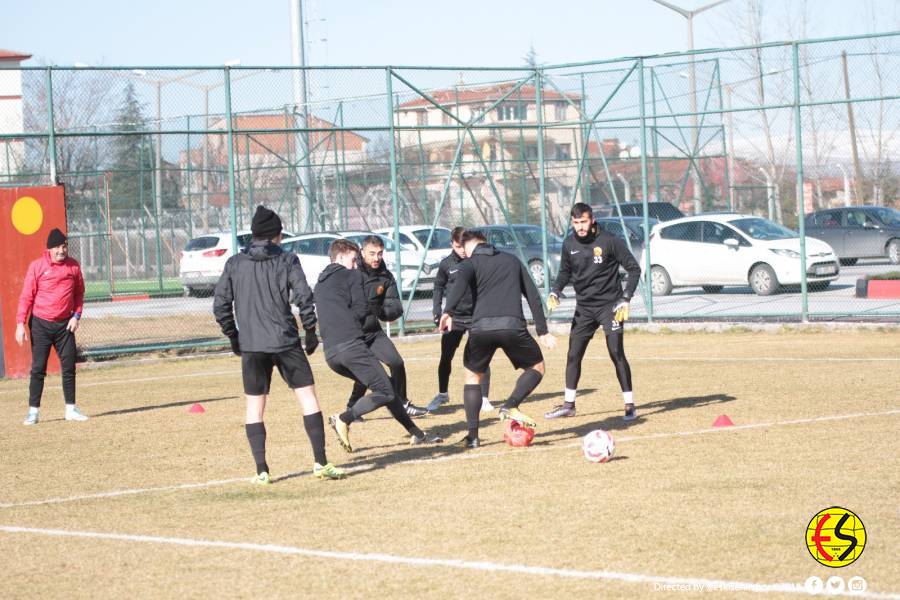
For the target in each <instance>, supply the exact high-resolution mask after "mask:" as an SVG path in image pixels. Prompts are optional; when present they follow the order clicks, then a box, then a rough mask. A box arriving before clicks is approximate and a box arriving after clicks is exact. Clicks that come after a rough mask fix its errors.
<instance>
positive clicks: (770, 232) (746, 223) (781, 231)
mask: <svg viewBox="0 0 900 600" xmlns="http://www.w3.org/2000/svg"><path fill="white" fill-rule="evenodd" d="M729 223H730V224H731V225H734V226H735V227H737V228H738V229H740V230H741V231H743V232H744V233H746V234H747V235H748V236H750V237H751V238H753V239H754V240H763V241H766V240H787V239H791V238H795V237H799V236H798V234H797V232H795V231H791V230H790V229H788V228H787V227H784V226H782V225H779V224H778V223H774V222H772V221H769V220H768V219H761V218H759V217H749V218H746V219H735V220H734V221H729Z"/></svg>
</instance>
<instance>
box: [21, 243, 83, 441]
mask: <svg viewBox="0 0 900 600" xmlns="http://www.w3.org/2000/svg"><path fill="white" fill-rule="evenodd" d="M83 310H84V277H83V276H82V275H81V267H80V266H79V265H78V261H76V260H75V259H74V258H72V257H70V256H69V244H68V241H67V239H66V235H65V234H64V233H63V232H62V231H60V230H59V229H52V230H51V231H50V235H48V236H47V250H46V251H45V252H44V253H43V255H42V256H41V257H40V258H38V259H36V260H34V261H32V263H31V264H30V265H28V271H26V273H25V283H24V284H23V285H22V294H21V295H20V296H19V307H18V310H17V311H16V343H18V344H19V346H21V345H22V344H24V343H25V342H26V341H28V339H29V336H28V331H26V327H25V326H26V324H27V325H28V329H29V330H31V382H30V383H29V384H28V416H27V417H25V421H24V423H23V424H24V425H34V424H35V423H37V422H38V412H39V411H40V407H41V396H42V395H43V394H44V378H45V377H46V376H47V359H48V358H50V348H51V347H53V348H55V349H56V355H57V356H58V357H59V363H60V367H61V371H62V389H63V400H64V401H65V403H66V421H87V419H88V418H87V416H85V415H83V414H82V413H81V411H80V410H78V408H77V407H76V406H75V331H76V330H77V329H78V323H79V321H80V320H81V313H82V311H83Z"/></svg>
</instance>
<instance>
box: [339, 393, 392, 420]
mask: <svg viewBox="0 0 900 600" xmlns="http://www.w3.org/2000/svg"><path fill="white" fill-rule="evenodd" d="M386 400H387V398H386V397H385V396H382V395H381V394H368V395H366V396H363V397H362V398H360V399H359V400H357V401H356V402H355V403H354V404H353V406H352V407H347V410H346V411H344V412H343V413H341V415H340V419H341V421H343V422H344V423H346V424H347V425H349V424H350V423H352V422H353V421H355V420H356V419H357V418H358V417H361V416H363V415H367V414H369V413H370V412H372V411H373V410H376V409H378V408H379V407H380V406H383V405H384V404H385V402H386Z"/></svg>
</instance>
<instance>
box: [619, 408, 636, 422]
mask: <svg viewBox="0 0 900 600" xmlns="http://www.w3.org/2000/svg"><path fill="white" fill-rule="evenodd" d="M622 418H623V419H624V420H626V421H634V420H635V419H637V412H636V411H635V410H634V404H626V405H625V416H624V417H622Z"/></svg>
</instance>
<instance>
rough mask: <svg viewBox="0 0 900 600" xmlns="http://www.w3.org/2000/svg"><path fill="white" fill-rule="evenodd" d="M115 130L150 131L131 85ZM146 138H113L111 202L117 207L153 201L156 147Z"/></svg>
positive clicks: (132, 206) (142, 136)
mask: <svg viewBox="0 0 900 600" xmlns="http://www.w3.org/2000/svg"><path fill="white" fill-rule="evenodd" d="M113 128H114V130H115V131H120V132H123V133H130V132H136V131H146V130H147V120H146V118H145V117H144V114H143V109H142V106H141V103H140V102H139V101H138V98H137V95H136V93H135V91H134V85H133V84H132V83H131V82H129V83H128V85H127V86H126V87H125V95H124V97H123V98H122V104H121V105H120V106H119V109H118V111H117V112H116V116H115V125H114V126H113ZM150 142H151V140H150V137H149V136H146V135H121V136H116V137H115V138H113V155H114V156H113V161H112V166H111V171H112V176H111V178H110V200H111V203H112V205H113V207H115V208H130V209H135V208H140V207H141V200H142V199H143V203H144V205H147V206H152V202H153V146H152V144H151V143H150Z"/></svg>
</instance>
